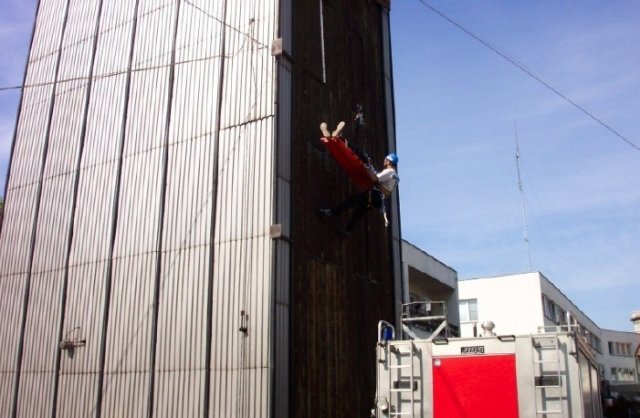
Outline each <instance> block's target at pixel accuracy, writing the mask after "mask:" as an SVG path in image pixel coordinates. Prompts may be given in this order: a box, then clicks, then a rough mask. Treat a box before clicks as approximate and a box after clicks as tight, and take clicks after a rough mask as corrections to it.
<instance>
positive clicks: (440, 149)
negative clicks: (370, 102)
mask: <svg viewBox="0 0 640 418" xmlns="http://www.w3.org/2000/svg"><path fill="white" fill-rule="evenodd" d="M428 4H430V5H431V6H433V7H435V8H436V9H437V10H438V11H440V12H441V13H443V14H445V15H446V16H448V17H449V18H450V19H452V20H454V21H456V22H457V23H458V24H459V25H461V26H463V27H464V28H465V29H467V30H468V31H470V32H472V33H473V34H475V35H476V36H477V37H479V38H481V39H482V40H483V41H485V42H486V43H488V44H490V45H491V46H493V47H494V48H495V49H498V50H500V51H501V52H502V53H503V54H504V55H507V56H508V57H510V58H511V59H513V60H515V61H516V62H518V63H519V64H520V65H521V66H523V67H525V68H526V69H527V70H528V71H529V72H531V73H533V74H535V75H536V76H537V77H538V78H540V79H542V80H544V81H545V82H546V83H547V84H549V85H551V86H553V87H554V88H555V89H556V90H558V91H560V92H561V93H562V94H563V95H565V96H566V97H569V98H570V99H571V100H572V101H573V102H575V103H577V104H579V105H580V106H581V107H582V108H583V109H585V110H587V111H588V112H590V113H591V114H592V115H594V116H596V117H597V118H598V119H599V120H600V121H602V122H604V123H605V124H607V125H608V126H609V127H611V128H613V129H614V130H615V131H617V132H618V133H619V134H621V135H622V136H623V137H624V138H625V139H626V140H629V141H631V142H632V143H634V144H635V145H636V148H634V147H633V146H631V145H630V144H628V143H627V142H625V140H623V139H621V138H619V137H618V136H616V135H615V134H614V133H612V132H611V131H610V130H608V129H607V128H605V127H603V126H602V125H601V124H599V123H598V122H596V121H594V120H593V119H592V118H591V117H589V116H587V115H586V114H585V113H583V112H582V111H580V110H579V109H577V108H576V107H574V106H573V105H571V104H570V103H568V102H567V101H566V100H565V99H563V98H561V97H560V96H558V95H557V94H555V93H554V92H552V91H551V90H549V89H548V88H547V87H546V86H545V85H543V84H542V83H540V82H539V81H536V80H535V79H534V78H533V77H531V76H530V75H528V74H526V73H525V72H523V71H522V70H520V69H518V68H517V67H516V66H514V65H513V64H512V63H510V62H509V61H507V60H506V59H504V58H502V57H500V56H499V55H497V54H496V53H495V52H493V51H492V50H491V49H489V48H488V47H486V46H485V45H483V44H481V43H480V42H478V41H477V40H476V39H474V38H473V37H472V36H470V35H469V34H467V33H465V32H464V31H462V30H461V29H459V28H458V27H456V26H454V25H453V24H451V23H450V22H448V21H447V20H445V19H444V18H443V17H441V16H439V15H438V14H436V13H435V12H433V11H432V10H431V9H429V8H428V7H426V6H425V5H424V4H423V3H421V2H420V1H418V0H404V1H395V2H393V4H392V12H391V25H392V45H393V65H394V66H393V70H394V83H395V100H396V123H397V136H398V154H399V156H400V176H401V178H402V181H401V183H400V194H401V198H400V204H401V212H402V234H403V238H404V239H407V240H408V241H410V242H412V243H413V244H415V245H417V246H419V247H420V248H422V249H424V250H425V251H427V252H428V253H430V254H432V255H433V256H435V257H437V258H438V259H440V260H441V261H443V262H444V263H446V264H447V265H449V266H451V267H453V268H454V269H456V270H457V271H458V274H459V277H460V278H461V279H464V278H472V277H485V276H495V275H502V274H510V273H521V272H527V271H530V270H537V271H540V272H542V273H543V274H544V275H545V276H546V277H547V278H548V279H550V280H551V281H552V282H553V283H555V284H556V286H558V287H559V288H560V289H561V290H562V291H563V292H564V293H565V295H567V296H568V297H569V298H570V299H571V300H572V301H573V302H574V303H575V304H576V305H578V307H580V308H581V310H582V311H583V312H584V313H586V314H587V315H588V316H589V317H590V318H591V319H592V320H593V321H595V322H596V323H597V324H598V325H599V326H600V327H603V328H609V329H616V330H624V331H631V330H632V324H631V322H630V321H629V316H630V313H631V311H633V310H635V309H640V297H639V296H638V295H640V275H639V274H638V270H639V268H640V263H639V261H638V260H639V259H640V238H639V237H640V187H639V183H640V150H638V149H637V147H640V43H639V42H638V39H640V7H638V3H637V2H634V1H610V2H603V1H598V2H596V1H580V2H570V1H565V2H558V1H546V0H542V1H540V0H539V1H535V2H534V1H530V2H514V1H506V0H505V1H432V2H429V3H428ZM516 132H517V137H518V142H519V145H520V169H521V178H522V185H523V189H524V203H525V204H524V207H525V211H526V220H527V225H528V228H527V232H528V239H529V246H528V247H527V245H526V243H525V241H524V231H525V229H524V221H523V208H522V202H523V198H522V196H521V194H520V192H519V189H518V174H517V166H516V159H515V151H516ZM529 254H531V269H530V266H529Z"/></svg>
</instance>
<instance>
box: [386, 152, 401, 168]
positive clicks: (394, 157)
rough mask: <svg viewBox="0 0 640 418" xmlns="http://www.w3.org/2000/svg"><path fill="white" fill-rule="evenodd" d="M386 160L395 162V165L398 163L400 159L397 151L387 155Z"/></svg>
mask: <svg viewBox="0 0 640 418" xmlns="http://www.w3.org/2000/svg"><path fill="white" fill-rule="evenodd" d="M385 160H389V161H391V164H393V165H398V161H399V160H398V156H397V155H396V153H395V152H392V153H391V154H389V155H387V156H386V157H385Z"/></svg>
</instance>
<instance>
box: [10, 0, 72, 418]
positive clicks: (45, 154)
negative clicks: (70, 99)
mask: <svg viewBox="0 0 640 418" xmlns="http://www.w3.org/2000/svg"><path fill="white" fill-rule="evenodd" d="M70 3H71V0H67V5H66V8H65V11H64V19H63V21H62V31H61V33H60V43H59V44H58V57H57V59H56V69H55V73H54V81H53V87H52V89H51V102H50V104H49V114H48V119H47V129H46V133H45V138H44V144H43V149H42V165H41V167H40V179H39V180H38V190H37V191H36V202H35V213H34V214H33V227H32V229H31V242H30V244H29V260H28V263H29V264H28V266H27V277H26V279H25V285H24V299H23V304H22V319H21V322H20V340H19V342H18V353H17V359H16V376H15V380H14V388H13V410H12V412H11V416H12V417H13V418H15V417H16V416H17V415H18V400H19V399H18V398H19V392H20V374H21V372H22V356H23V354H24V338H25V333H26V327H27V313H28V310H29V298H30V293H31V275H32V273H33V258H34V254H35V247H36V236H37V232H38V218H39V216H40V201H41V199H42V188H43V183H44V171H45V167H46V165H47V157H48V154H49V139H50V138H51V125H52V119H53V111H54V109H55V105H56V91H57V87H58V75H59V73H60V62H61V61H62V46H63V43H64V37H65V33H66V30H67V20H68V17H69V4H70ZM38 6H39V5H38ZM38 12H39V10H38ZM16 129H17V126H16Z"/></svg>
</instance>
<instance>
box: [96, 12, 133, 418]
mask: <svg viewBox="0 0 640 418" xmlns="http://www.w3.org/2000/svg"><path fill="white" fill-rule="evenodd" d="M139 6H140V0H136V3H135V7H134V12H133V26H132V28H131V44H130V45H131V47H130V49H129V64H128V68H127V81H126V87H125V98H124V109H123V110H122V123H121V127H120V129H121V131H120V143H119V147H120V149H119V152H118V160H117V161H118V167H117V172H116V187H115V190H114V194H113V196H114V197H113V206H112V207H113V213H112V218H111V236H110V238H109V255H108V258H107V271H106V275H107V276H106V277H105V291H104V308H103V313H102V314H103V317H102V337H101V338H102V341H101V343H100V360H99V362H100V363H99V364H98V395H97V399H96V418H100V417H101V416H102V396H103V387H104V369H105V360H106V355H107V353H106V350H107V334H108V333H107V327H108V325H109V309H110V307H111V281H112V278H113V250H114V246H115V240H116V233H117V226H118V205H119V202H120V183H121V177H122V163H123V159H124V158H123V155H124V144H125V140H126V137H127V132H126V131H127V118H128V112H129V100H130V94H131V76H132V67H133V56H134V52H135V44H136V32H137V30H138V8H139Z"/></svg>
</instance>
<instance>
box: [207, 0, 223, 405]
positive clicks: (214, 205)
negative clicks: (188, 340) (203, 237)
mask: <svg viewBox="0 0 640 418" xmlns="http://www.w3.org/2000/svg"><path fill="white" fill-rule="evenodd" d="M226 22H227V0H225V1H224V5H223V11H222V26H221V28H222V36H221V39H220V44H221V48H220V68H219V71H218V92H217V99H216V102H217V105H218V109H217V110H218V113H217V116H216V117H217V120H216V127H215V131H214V138H213V143H214V152H213V170H212V171H213V182H212V190H211V226H210V230H209V237H210V242H209V273H208V275H209V277H208V284H207V318H206V343H205V379H204V388H203V390H204V396H203V398H204V405H203V416H204V417H205V418H208V417H209V409H210V408H211V402H210V396H209V392H210V389H211V347H212V341H211V339H212V337H213V329H212V328H213V279H214V275H215V266H214V262H215V251H216V242H215V239H216V237H215V234H216V213H217V211H218V154H219V150H220V127H221V125H222V123H221V116H222V97H223V92H224V65H225V55H226V41H227V28H226Z"/></svg>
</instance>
